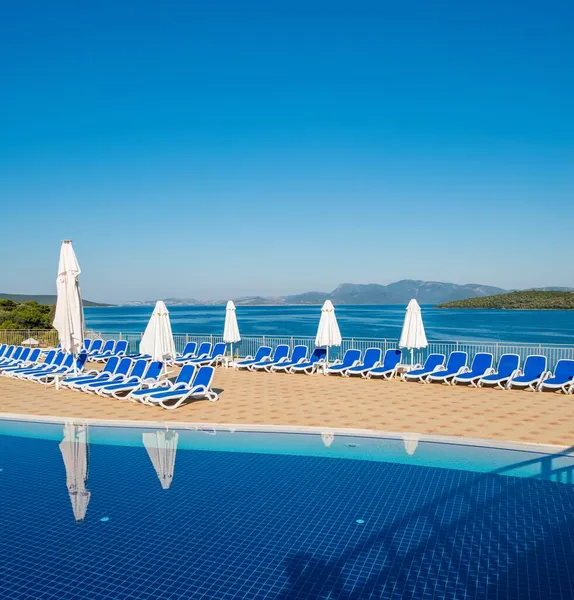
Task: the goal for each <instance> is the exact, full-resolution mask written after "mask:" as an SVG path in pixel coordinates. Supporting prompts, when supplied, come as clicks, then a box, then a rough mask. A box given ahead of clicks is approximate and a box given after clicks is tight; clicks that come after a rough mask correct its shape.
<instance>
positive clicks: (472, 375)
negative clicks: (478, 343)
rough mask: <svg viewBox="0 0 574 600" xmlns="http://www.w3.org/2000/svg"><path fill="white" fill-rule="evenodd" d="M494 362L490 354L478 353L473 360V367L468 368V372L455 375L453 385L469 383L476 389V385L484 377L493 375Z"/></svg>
mask: <svg viewBox="0 0 574 600" xmlns="http://www.w3.org/2000/svg"><path fill="white" fill-rule="evenodd" d="M493 360H494V357H493V356H492V354H490V352H477V353H476V354H475V355H474V358H473V359H472V366H471V367H470V369H469V368H468V367H467V368H466V370H464V371H462V372H461V373H459V374H458V375H455V376H454V377H453V378H452V384H453V385H456V384H457V383H468V384H470V385H471V386H473V387H476V384H477V383H478V381H479V380H480V379H481V378H482V377H484V376H485V375H489V374H490V373H492V362H493Z"/></svg>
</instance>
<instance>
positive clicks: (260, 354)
mask: <svg viewBox="0 0 574 600" xmlns="http://www.w3.org/2000/svg"><path fill="white" fill-rule="evenodd" d="M271 352H272V350H271V347H270V346H259V348H258V350H257V352H256V353H255V356H254V357H253V360H255V361H257V362H259V361H260V360H263V359H264V358H267V357H269V356H271Z"/></svg>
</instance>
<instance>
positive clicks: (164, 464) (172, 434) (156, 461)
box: [142, 431, 179, 490]
mask: <svg viewBox="0 0 574 600" xmlns="http://www.w3.org/2000/svg"><path fill="white" fill-rule="evenodd" d="M178 438H179V433H177V431H155V432H153V433H142V440H143V444H144V446H145V449H146V450H147V453H148V455H149V457H150V460H151V462H152V465H153V468H154V469H155V472H156V473H157V476H158V478H159V482H160V484H161V487H162V488H163V489H164V490H167V489H169V486H170V485H171V482H172V481H173V473H174V470H175V453H176V451H177V440H178Z"/></svg>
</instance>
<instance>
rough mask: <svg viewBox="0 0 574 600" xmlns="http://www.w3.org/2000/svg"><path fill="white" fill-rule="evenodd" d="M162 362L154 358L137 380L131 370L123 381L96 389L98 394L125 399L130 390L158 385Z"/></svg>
mask: <svg viewBox="0 0 574 600" xmlns="http://www.w3.org/2000/svg"><path fill="white" fill-rule="evenodd" d="M146 364H147V362H146ZM162 368H163V363H161V362H159V361H157V360H154V361H152V362H150V363H149V365H148V368H147V370H146V372H145V374H144V375H143V376H142V377H141V378H140V379H139V380H138V381H134V380H135V379H136V378H135V377H134V376H133V371H132V373H131V375H130V377H129V379H128V380H127V381H125V382H123V383H108V384H107V385H105V386H103V387H101V388H100V389H99V390H98V394H100V396H112V397H114V398H117V399H118V400H125V399H126V398H127V397H128V396H129V395H130V394H131V393H132V392H135V391H136V390H143V389H147V390H149V389H150V388H153V387H155V386H157V385H158V382H159V376H160V375H161V370H162Z"/></svg>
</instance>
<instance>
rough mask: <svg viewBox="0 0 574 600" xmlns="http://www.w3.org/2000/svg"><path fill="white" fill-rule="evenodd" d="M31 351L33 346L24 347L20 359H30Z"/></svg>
mask: <svg viewBox="0 0 574 600" xmlns="http://www.w3.org/2000/svg"><path fill="white" fill-rule="evenodd" d="M31 351H32V349H31V348H24V350H22V352H21V354H20V360H28V356H29V355H30V352H31Z"/></svg>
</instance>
